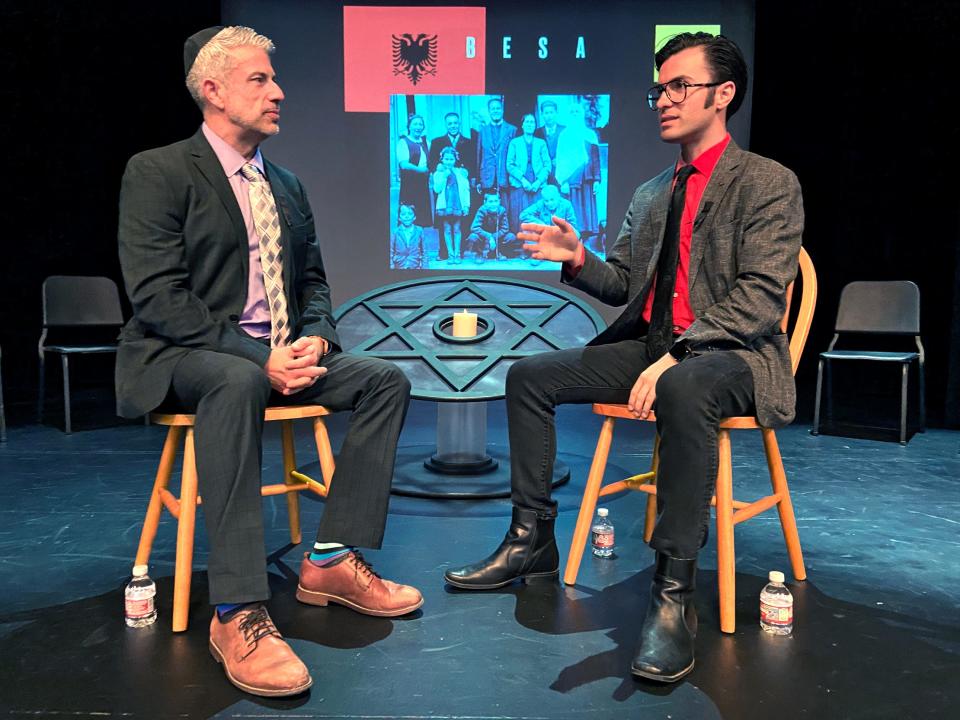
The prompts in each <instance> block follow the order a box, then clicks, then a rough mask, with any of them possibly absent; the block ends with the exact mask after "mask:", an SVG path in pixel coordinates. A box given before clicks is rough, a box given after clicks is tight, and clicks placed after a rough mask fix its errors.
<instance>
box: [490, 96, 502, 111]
mask: <svg viewBox="0 0 960 720" xmlns="http://www.w3.org/2000/svg"><path fill="white" fill-rule="evenodd" d="M492 102H498V103H500V107H503V98H502V97H500V96H499V95H494V96H493V97H492V98H490V99H489V100H487V110H489V109H490V103H492Z"/></svg>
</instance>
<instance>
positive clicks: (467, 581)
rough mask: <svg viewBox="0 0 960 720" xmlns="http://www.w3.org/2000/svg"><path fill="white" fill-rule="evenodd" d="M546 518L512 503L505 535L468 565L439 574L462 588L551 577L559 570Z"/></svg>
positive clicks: (550, 523)
mask: <svg viewBox="0 0 960 720" xmlns="http://www.w3.org/2000/svg"><path fill="white" fill-rule="evenodd" d="M553 522H554V519H553V518H550V519H548V520H545V519H543V518H538V517H537V513H536V511H534V510H525V509H523V508H517V507H515V508H514V509H513V520H512V521H511V523H510V529H509V530H508V531H507V535H506V537H505V538H504V539H503V542H502V543H500V547H498V548H497V549H496V550H495V551H494V552H493V554H492V555H490V557H488V558H487V559H486V560H483V561H481V562H478V563H474V564H472V565H466V566H465V567H461V568H451V569H449V570H447V571H446V572H445V573H444V574H443V577H444V579H445V580H446V581H447V582H448V583H450V584H451V585H453V586H454V587H458V588H463V589H464V590H493V589H495V588H499V587H503V586H504V585H509V584H510V583H512V582H513V581H514V580H517V579H521V578H522V579H523V580H524V581H526V582H529V581H530V580H537V579H545V578H554V577H556V576H557V575H558V574H559V573H560V553H559V552H558V551H557V541H556V540H555V539H554V537H553Z"/></svg>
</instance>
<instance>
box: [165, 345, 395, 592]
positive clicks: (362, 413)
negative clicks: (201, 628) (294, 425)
mask: <svg viewBox="0 0 960 720" xmlns="http://www.w3.org/2000/svg"><path fill="white" fill-rule="evenodd" d="M320 364H321V365H323V366H324V367H326V368H327V374H326V375H324V376H323V377H321V378H319V379H318V380H317V382H316V383H314V384H313V385H312V386H311V387H309V388H305V389H304V390H301V391H300V392H297V393H295V394H293V395H289V396H284V395H280V394H278V393H276V392H273V391H272V390H271V388H270V382H269V380H268V379H267V375H266V373H265V372H264V370H263V368H262V367H259V366H258V365H256V364H255V363H252V362H250V361H249V360H246V359H244V358H240V357H236V356H234V355H227V354H224V353H217V352H211V351H209V350H194V351H193V352H191V353H189V354H188V355H186V356H184V358H183V359H182V360H181V361H180V362H179V363H178V364H177V367H176V369H175V371H174V374H173V383H172V387H171V393H170V398H169V399H170V400H171V401H173V402H175V403H176V404H177V405H178V406H179V407H180V411H181V412H183V411H186V412H191V413H195V414H196V424H195V430H194V443H195V446H196V456H197V472H198V484H199V487H200V493H201V494H202V495H203V515H204V519H205V521H206V527H207V536H208V539H209V542H210V557H209V561H208V570H207V574H208V577H209V582H210V602H211V603H213V604H216V603H239V602H253V601H256V600H265V599H267V598H268V597H269V596H270V592H269V589H268V587H267V569H266V558H265V549H264V537H263V510H262V502H261V499H260V464H261V459H262V450H261V435H262V432H263V411H264V409H265V408H266V407H267V405H268V404H276V405H306V404H311V403H317V404H320V405H324V406H326V407H327V408H329V409H330V410H349V411H351V416H350V425H349V428H348V430H347V434H346V437H345V438H344V440H343V445H342V446H341V448H340V452H339V453H338V455H337V469H336V473H335V477H334V479H333V484H332V487H331V490H330V494H329V496H328V497H327V499H326V503H325V507H324V511H323V517H322V518H321V520H320V528H319V530H318V532H317V538H318V539H319V540H320V541H324V542H340V543H343V544H345V545H357V546H360V547H373V548H378V547H380V544H381V542H382V540H383V530H384V526H385V524H386V519H387V509H388V503H389V499H390V485H391V482H392V480H393V466H394V461H395V459H396V448H397V439H398V437H399V435H400V430H401V428H402V426H403V420H404V417H405V415H406V411H407V405H408V403H409V398H410V382H409V381H408V380H407V378H406V376H404V374H403V373H402V372H401V371H400V370H399V369H398V368H397V367H396V365H394V364H392V363H390V362H387V361H385V360H378V359H375V358H362V357H358V356H356V355H350V354H348V353H339V352H338V353H333V354H331V355H328V356H327V357H325V358H324V359H323V360H322V361H321V363H320Z"/></svg>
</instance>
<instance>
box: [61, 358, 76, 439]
mask: <svg viewBox="0 0 960 720" xmlns="http://www.w3.org/2000/svg"><path fill="white" fill-rule="evenodd" d="M60 365H61V367H62V368H63V417H64V420H63V427H64V432H65V433H66V434H67V435H69V434H70V433H72V432H73V429H72V427H71V425H70V360H69V356H68V355H67V354H66V353H63V355H61V356H60Z"/></svg>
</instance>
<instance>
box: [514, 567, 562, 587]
mask: <svg viewBox="0 0 960 720" xmlns="http://www.w3.org/2000/svg"><path fill="white" fill-rule="evenodd" d="M559 576H560V571H559V570H555V571H553V572H550V573H537V574H536V575H524V576H523V577H522V578H521V580H523V582H524V584H526V585H543V584H550V583H555V582H557V578H558V577H559Z"/></svg>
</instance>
